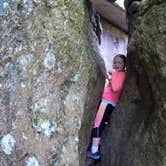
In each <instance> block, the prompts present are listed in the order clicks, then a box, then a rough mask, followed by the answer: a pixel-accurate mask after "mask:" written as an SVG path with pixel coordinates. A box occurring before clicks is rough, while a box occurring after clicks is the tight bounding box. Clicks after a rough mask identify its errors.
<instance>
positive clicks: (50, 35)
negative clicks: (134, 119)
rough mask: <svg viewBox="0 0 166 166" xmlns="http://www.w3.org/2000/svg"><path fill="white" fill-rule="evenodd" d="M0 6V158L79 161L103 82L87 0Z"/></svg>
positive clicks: (6, 161) (4, 161)
mask: <svg viewBox="0 0 166 166" xmlns="http://www.w3.org/2000/svg"><path fill="white" fill-rule="evenodd" d="M0 6H1V7H0V17H1V19H0V25H1V26H0V29H1V30H0V36H1V43H0V45H1V48H0V55H1V57H0V96H1V97H0V108H1V110H0V163H1V164H0V165H3V166H9V165H12V166H18V165H19V166H24V165H27V166H32V165H33V166H39V165H41V166H49V165H50V166H53V165H54V166H56V165H57V166H62V165H72V166H78V165H79V156H81V155H83V152H84V149H85V147H86V146H85V145H86V139H87V134H88V131H89V130H88V128H90V122H91V119H92V117H93V115H94V113H95V110H96V103H97V102H98V100H99V98H100V96H101V93H102V89H103V86H102V85H103V84H104V79H103V78H104V77H103V74H102V72H101V67H99V64H98V62H100V58H99V55H97V53H98V51H97V43H98V41H97V37H96V36H95V33H94V31H93V26H92V25H91V24H90V20H89V19H88V18H89V15H88V10H87V3H85V2H84V0H79V1H78V0H66V1H62V0H56V1H54V0H53V1H52V0H24V1H22V0H20V1H19V0H13V1H9V0H2V1H1V2H0ZM91 17H92V18H93V17H94V16H93V15H92V16H91ZM93 20H95V19H93ZM96 25H97V24H96ZM88 28H89V31H88ZM91 39H92V40H93V41H92V40H91ZM93 48H95V49H93ZM97 61H98V62H97ZM80 128H81V132H79V131H80ZM85 135H86V136H85ZM78 145H80V146H78ZM80 158H81V157H80Z"/></svg>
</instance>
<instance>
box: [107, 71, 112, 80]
mask: <svg viewBox="0 0 166 166" xmlns="http://www.w3.org/2000/svg"><path fill="white" fill-rule="evenodd" d="M111 75H112V72H111V71H108V73H107V79H108V80H109V81H110V80H111Z"/></svg>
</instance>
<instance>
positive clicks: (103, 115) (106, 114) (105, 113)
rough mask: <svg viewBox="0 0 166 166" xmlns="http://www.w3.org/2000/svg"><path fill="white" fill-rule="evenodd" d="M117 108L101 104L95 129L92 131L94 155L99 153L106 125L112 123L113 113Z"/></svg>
mask: <svg viewBox="0 0 166 166" xmlns="http://www.w3.org/2000/svg"><path fill="white" fill-rule="evenodd" d="M114 108H115V107H113V106H112V105H111V104H106V103H101V105H100V107H99V110H98V112H97V115H96V118H95V122H94V127H93V130H92V132H93V133H92V153H95V152H96V151H98V147H99V144H100V139H101V134H102V132H103V130H104V127H105V125H106V124H107V123H108V122H109V121H110V117H111V114H112V111H113V110H114Z"/></svg>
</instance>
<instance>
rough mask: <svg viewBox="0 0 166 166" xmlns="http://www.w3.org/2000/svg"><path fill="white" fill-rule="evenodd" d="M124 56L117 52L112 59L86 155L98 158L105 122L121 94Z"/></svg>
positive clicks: (123, 80) (106, 122) (123, 79)
mask: <svg viewBox="0 0 166 166" xmlns="http://www.w3.org/2000/svg"><path fill="white" fill-rule="evenodd" d="M125 65H126V57H125V56H124V55H122V54H118V55H116V56H115V57H114V59H113V71H112V72H109V73H108V76H107V80H108V84H107V85H106V86H105V88H104V92H103V96H102V100H101V103H100V105H99V108H98V111H97V114H96V117H95V120H94V124H93V128H92V132H91V141H90V144H89V146H88V150H87V157H88V158H92V159H95V160H98V159H100V153H99V144H100V140H101V135H102V132H103V130H104V127H105V125H106V124H108V123H109V121H110V118H111V113H112V111H113V110H114V109H115V107H116V105H117V103H118V101H119V98H120V96H121V94H122V91H123V88H124V83H125V79H126V72H125Z"/></svg>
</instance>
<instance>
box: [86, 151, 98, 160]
mask: <svg viewBox="0 0 166 166" xmlns="http://www.w3.org/2000/svg"><path fill="white" fill-rule="evenodd" d="M87 157H88V158H92V159H94V160H98V159H99V158H100V153H99V151H97V152H95V153H92V152H87Z"/></svg>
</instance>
